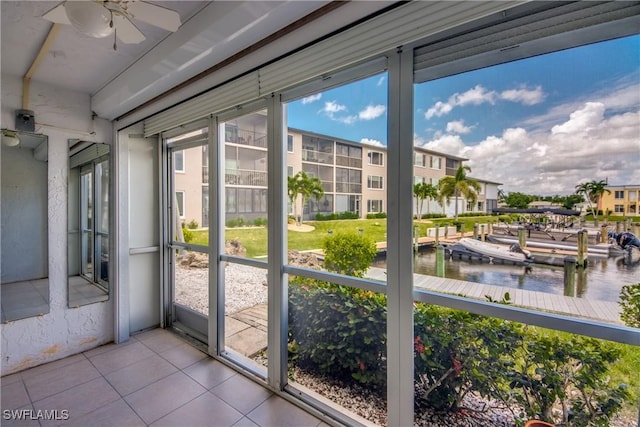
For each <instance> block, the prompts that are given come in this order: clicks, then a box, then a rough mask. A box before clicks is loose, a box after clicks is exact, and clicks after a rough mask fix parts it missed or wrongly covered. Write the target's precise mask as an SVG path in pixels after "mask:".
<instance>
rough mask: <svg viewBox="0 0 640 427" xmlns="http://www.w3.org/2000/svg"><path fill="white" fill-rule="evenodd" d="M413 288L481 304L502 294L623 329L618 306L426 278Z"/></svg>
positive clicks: (375, 272) (382, 273)
mask: <svg viewBox="0 0 640 427" xmlns="http://www.w3.org/2000/svg"><path fill="white" fill-rule="evenodd" d="M365 277H366V278H368V279H373V280H378V281H384V282H386V281H387V275H386V270H385V269H384V268H378V267H371V268H369V270H368V271H367V274H366V275H365ZM413 285H414V287H415V288H419V289H425V290H429V291H435V292H441V293H444V294H451V295H462V296H465V297H468V298H474V299H479V300H483V301H486V300H487V296H489V297H491V298H492V299H493V300H502V298H503V296H504V294H505V293H507V292H508V293H509V295H510V297H511V299H510V302H511V305H513V306H516V307H523V308H529V309H534V310H540V311H545V312H549V313H555V314H562V315H567V316H573V317H581V318H584V319H591V320H597V321H601V322H605V323H614V324H617V325H623V322H622V321H621V320H620V306H619V305H618V303H615V302H610V301H597V300H589V299H585V298H576V297H567V296H564V295H556V294H550V293H546V292H539V291H528V290H525V289H514V288H507V287H504V286H496V285H485V284H482V283H474V282H466V281H463V280H455V279H447V278H444V277H436V276H427V275H424V274H414V275H413Z"/></svg>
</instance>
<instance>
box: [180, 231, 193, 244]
mask: <svg viewBox="0 0 640 427" xmlns="http://www.w3.org/2000/svg"><path fill="white" fill-rule="evenodd" d="M182 237H184V242H185V243H189V242H191V241H192V240H193V237H194V235H193V231H191V230H189V229H188V228H184V227H183V228H182Z"/></svg>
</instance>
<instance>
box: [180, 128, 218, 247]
mask: <svg viewBox="0 0 640 427" xmlns="http://www.w3.org/2000/svg"><path fill="white" fill-rule="evenodd" d="M202 139H203V143H204V142H206V138H202ZM172 152H173V157H174V159H175V158H176V155H177V154H178V153H181V154H180V156H179V157H180V158H182V159H184V164H183V166H184V171H182V172H181V171H179V170H177V169H176V167H177V166H176V164H175V163H174V170H173V173H172V177H173V189H174V194H173V197H172V199H173V206H174V210H173V217H174V218H175V221H174V224H173V236H174V237H173V239H174V240H175V241H178V242H184V243H191V244H196V245H203V246H207V245H208V242H209V232H208V230H207V228H206V224H207V223H208V218H207V217H208V212H209V205H208V199H207V198H206V197H204V196H203V194H204V193H203V192H204V191H205V189H208V184H207V180H205V176H206V177H208V166H207V163H206V162H205V161H204V160H203V156H204V155H206V153H207V151H206V150H203V148H202V146H197V147H192V148H186V149H181V148H173V149H172ZM205 170H206V171H207V173H206V174H205ZM205 202H207V203H205ZM185 230H187V231H185Z"/></svg>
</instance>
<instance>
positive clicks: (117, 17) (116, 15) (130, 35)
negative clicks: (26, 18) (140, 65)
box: [42, 0, 181, 50]
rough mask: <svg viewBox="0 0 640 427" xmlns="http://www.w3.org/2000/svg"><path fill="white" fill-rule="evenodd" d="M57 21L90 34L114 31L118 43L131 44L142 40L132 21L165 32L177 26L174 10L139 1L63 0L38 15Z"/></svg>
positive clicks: (177, 18)
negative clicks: (143, 23)
mask: <svg viewBox="0 0 640 427" xmlns="http://www.w3.org/2000/svg"><path fill="white" fill-rule="evenodd" d="M42 17H43V18H44V19H46V20H48V21H51V22H53V23H57V24H68V25H71V26H73V27H74V28H75V29H77V30H78V31H80V32H81V33H84V34H86V35H88V36H91V37H96V38H103V37H107V36H109V35H111V34H114V43H113V49H114V50H115V49H116V48H117V46H116V41H115V38H116V37H117V38H118V39H119V40H120V41H121V42H122V43H125V44H135V43H140V42H142V41H143V40H144V39H145V36H144V34H142V32H141V31H140V30H139V29H138V28H137V27H136V25H135V24H134V23H133V20H140V21H142V22H146V23H147V24H151V25H153V26H156V27H159V28H162V29H163V30H167V31H172V32H174V31H176V30H177V29H178V28H179V27H180V24H181V23H180V15H179V14H178V12H176V11H174V10H171V9H167V8H165V7H162V6H158V5H155V4H152V3H148V2H145V1H142V0H86V1H78V0H66V1H63V2H62V3H60V4H58V5H57V6H56V7H54V8H53V9H51V10H50V11H48V12H47V13H45V14H44V15H43V16H42Z"/></svg>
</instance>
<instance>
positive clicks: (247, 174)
mask: <svg viewBox="0 0 640 427" xmlns="http://www.w3.org/2000/svg"><path fill="white" fill-rule="evenodd" d="M224 183H225V184H228V185H243V186H248V187H266V186H267V171H256V170H247V169H226V170H225V174H224Z"/></svg>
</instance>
